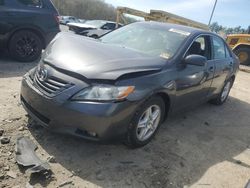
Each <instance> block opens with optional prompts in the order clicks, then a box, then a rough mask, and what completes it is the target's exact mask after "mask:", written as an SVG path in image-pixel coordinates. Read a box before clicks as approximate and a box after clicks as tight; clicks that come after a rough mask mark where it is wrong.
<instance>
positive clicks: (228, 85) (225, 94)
mask: <svg viewBox="0 0 250 188" xmlns="http://www.w3.org/2000/svg"><path fill="white" fill-rule="evenodd" d="M229 91H230V82H227V84H226V85H225V86H224V88H223V91H222V94H221V101H224V100H225V99H226V98H227V96H228V94H229Z"/></svg>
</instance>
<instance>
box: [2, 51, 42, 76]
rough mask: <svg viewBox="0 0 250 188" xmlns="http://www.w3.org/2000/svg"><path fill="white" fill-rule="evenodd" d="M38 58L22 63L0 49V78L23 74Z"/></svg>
mask: <svg viewBox="0 0 250 188" xmlns="http://www.w3.org/2000/svg"><path fill="white" fill-rule="evenodd" d="M38 62H39V60H37V61H34V62H30V63H23V62H18V61H15V60H13V59H12V58H11V57H10V56H9V54H8V53H7V52H4V51H0V78H8V77H19V76H23V75H24V74H25V73H26V72H27V71H29V70H30V69H32V68H33V67H35V66H36V65H37V63H38Z"/></svg>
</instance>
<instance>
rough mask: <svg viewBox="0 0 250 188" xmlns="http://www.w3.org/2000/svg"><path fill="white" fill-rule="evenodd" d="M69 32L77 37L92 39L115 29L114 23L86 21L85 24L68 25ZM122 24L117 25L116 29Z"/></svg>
mask: <svg viewBox="0 0 250 188" xmlns="http://www.w3.org/2000/svg"><path fill="white" fill-rule="evenodd" d="M67 25H68V27H69V30H71V31H73V32H75V33H76V34H79V35H84V36H88V37H92V38H99V37H100V36H102V35H104V34H106V33H108V32H110V31H113V30H115V29H116V23H115V22H111V21H105V20H88V21H86V22H85V23H69V24H67ZM121 26H122V24H118V28H119V27H121Z"/></svg>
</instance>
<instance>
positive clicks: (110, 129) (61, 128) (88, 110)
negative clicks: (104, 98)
mask: <svg viewBox="0 0 250 188" xmlns="http://www.w3.org/2000/svg"><path fill="white" fill-rule="evenodd" d="M67 92H69V91H67ZM67 92H66V93H62V94H60V95H58V96H55V97H51V98H49V97H46V96H45V95H44V94H43V93H42V92H40V91H39V89H37V88H36V87H35V85H34V82H33V81H32V80H31V79H30V77H29V76H28V75H25V76H24V78H23V80H22V86H21V103H22V105H23V107H24V108H25V110H26V111H27V112H28V114H29V115H30V116H31V117H32V118H33V119H35V120H36V121H37V122H38V123H39V124H41V125H42V126H44V127H46V128H48V129H50V130H52V131H55V132H60V133H67V134H71V135H74V136H78V137H82V138H85V139H90V140H97V141H99V140H101V141H105V140H110V139H120V138H122V137H123V136H124V135H125V133H126V132H127V126H128V125H129V122H130V120H131V119H132V117H133V114H134V112H135V110H136V109H137V104H136V103H135V102H129V101H123V102H117V103H116V102H109V103H101V102H87V101H71V100H69V98H70V95H69V93H67ZM61 95H65V96H63V97H62V96H61ZM62 99H63V100H62Z"/></svg>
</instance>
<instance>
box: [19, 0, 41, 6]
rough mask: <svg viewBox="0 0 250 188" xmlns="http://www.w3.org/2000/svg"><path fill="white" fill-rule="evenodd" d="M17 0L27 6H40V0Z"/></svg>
mask: <svg viewBox="0 0 250 188" xmlns="http://www.w3.org/2000/svg"><path fill="white" fill-rule="evenodd" d="M18 2H19V3H21V4H22V5H26V6H29V7H37V8H41V7H42V1H41V0H18Z"/></svg>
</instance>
